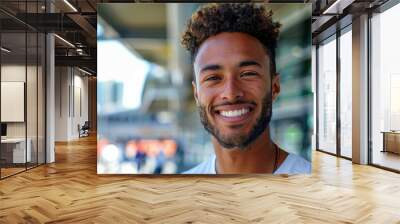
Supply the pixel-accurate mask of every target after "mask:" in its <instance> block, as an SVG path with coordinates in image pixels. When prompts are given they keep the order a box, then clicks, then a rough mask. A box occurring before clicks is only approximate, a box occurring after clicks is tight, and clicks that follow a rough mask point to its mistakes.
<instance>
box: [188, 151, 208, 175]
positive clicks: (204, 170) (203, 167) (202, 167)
mask: <svg viewBox="0 0 400 224" xmlns="http://www.w3.org/2000/svg"><path fill="white" fill-rule="evenodd" d="M182 174H215V155H212V156H210V157H209V158H208V159H207V160H206V161H204V162H202V163H200V164H199V165H197V166H195V167H193V168H192V169H190V170H187V171H185V172H183V173H182Z"/></svg>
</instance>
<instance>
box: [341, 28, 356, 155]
mask: <svg viewBox="0 0 400 224" xmlns="http://www.w3.org/2000/svg"><path fill="white" fill-rule="evenodd" d="M351 42H352V37H351V30H350V31H348V32H346V33H344V34H343V35H342V36H340V122H341V123H340V131H341V132H340V135H341V136H340V144H341V145H340V150H341V151H340V153H341V155H342V156H346V157H349V158H351V157H352V150H351V141H352V138H351V136H352V125H351V124H352V104H351V103H352V100H351V99H352V74H353V73H352V67H351V63H352V50H351V48H352V44H351Z"/></svg>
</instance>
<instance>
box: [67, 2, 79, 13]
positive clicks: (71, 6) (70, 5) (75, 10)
mask: <svg viewBox="0 0 400 224" xmlns="http://www.w3.org/2000/svg"><path fill="white" fill-rule="evenodd" d="M64 2H65V4H67V5H68V6H69V7H70V8H71V9H72V10H74V12H78V10H77V9H76V8H75V7H74V6H73V5H72V4H71V3H70V2H69V1H68V0H64Z"/></svg>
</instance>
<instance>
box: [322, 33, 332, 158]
mask: <svg viewBox="0 0 400 224" xmlns="http://www.w3.org/2000/svg"><path fill="white" fill-rule="evenodd" d="M318 149H320V150H323V151H326V152H330V153H336V37H335V36H333V37H331V38H330V39H329V40H328V41H327V42H326V43H322V44H320V45H319V48H318Z"/></svg>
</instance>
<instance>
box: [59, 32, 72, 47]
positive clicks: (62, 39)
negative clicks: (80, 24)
mask: <svg viewBox="0 0 400 224" xmlns="http://www.w3.org/2000/svg"><path fill="white" fill-rule="evenodd" d="M54 36H55V37H57V38H58V39H60V40H61V41H63V42H64V43H66V44H67V45H69V46H71V47H73V48H75V45H73V44H71V42H69V41H67V40H66V39H64V38H62V37H60V36H58V35H57V34H54Z"/></svg>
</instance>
